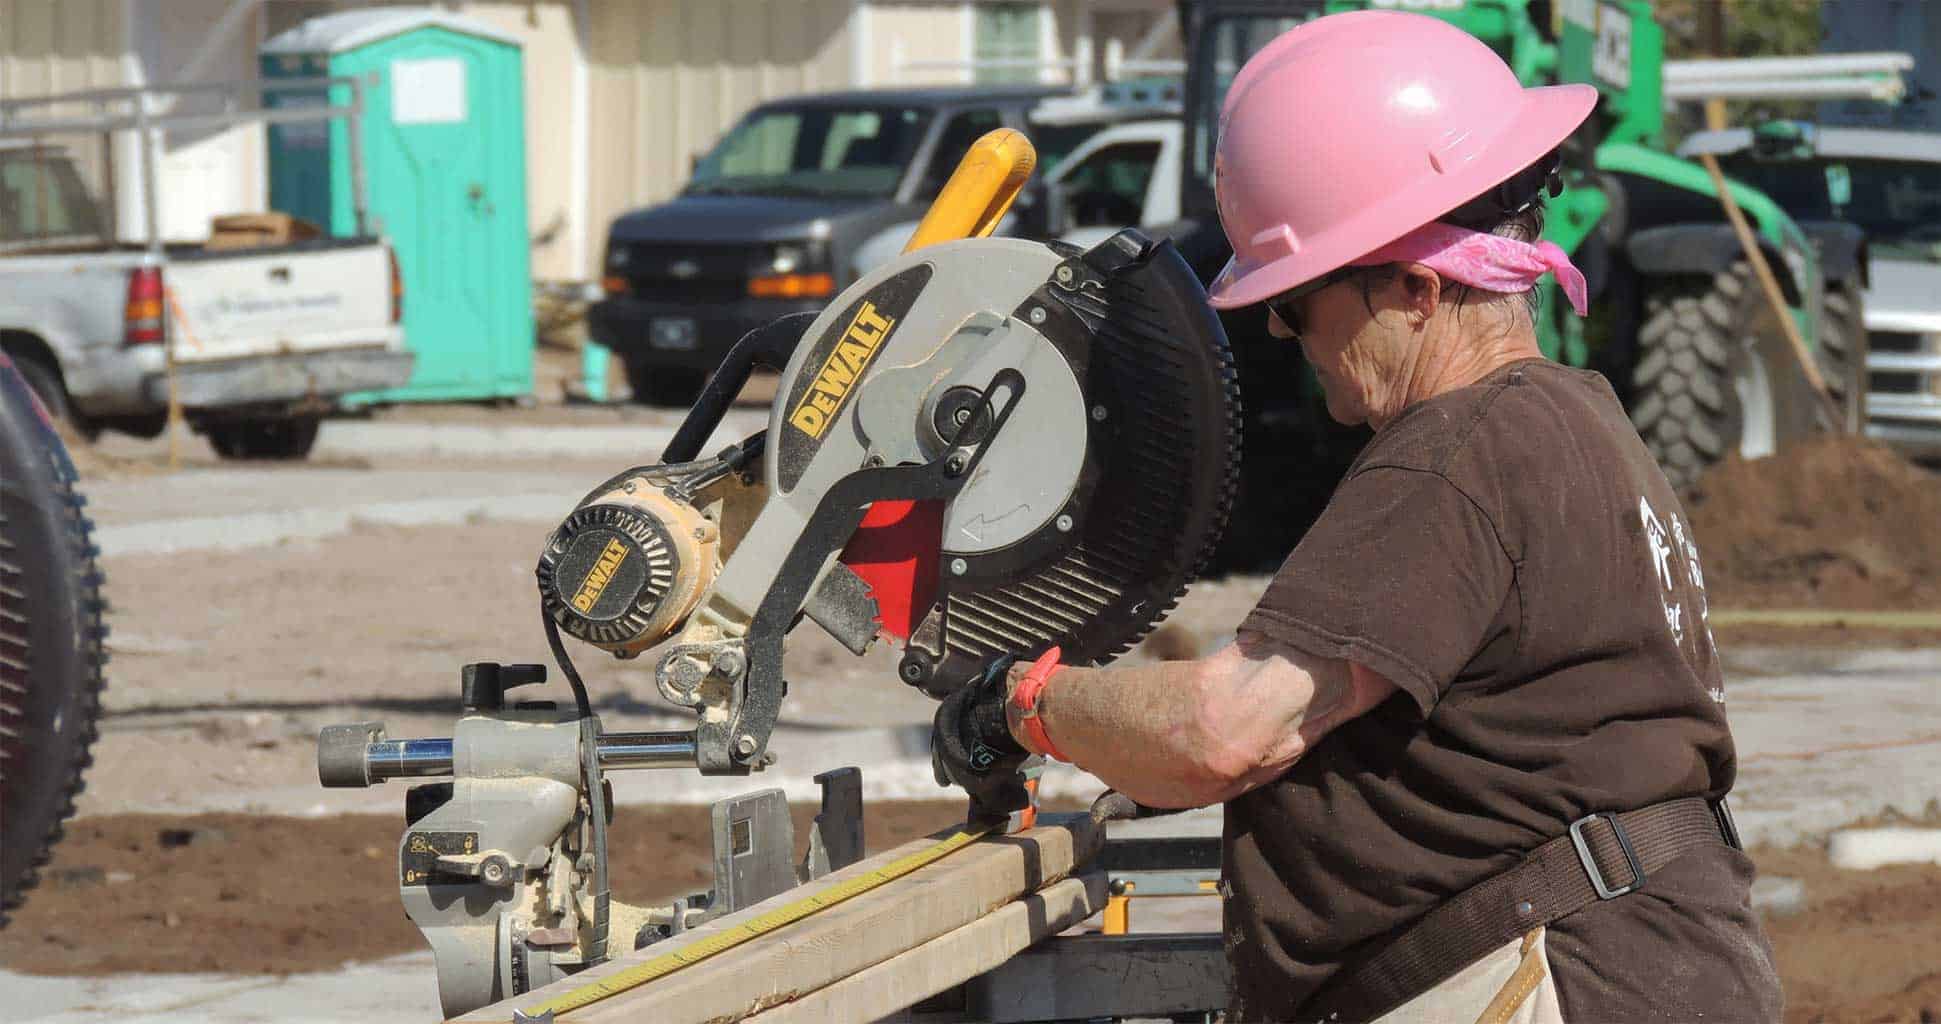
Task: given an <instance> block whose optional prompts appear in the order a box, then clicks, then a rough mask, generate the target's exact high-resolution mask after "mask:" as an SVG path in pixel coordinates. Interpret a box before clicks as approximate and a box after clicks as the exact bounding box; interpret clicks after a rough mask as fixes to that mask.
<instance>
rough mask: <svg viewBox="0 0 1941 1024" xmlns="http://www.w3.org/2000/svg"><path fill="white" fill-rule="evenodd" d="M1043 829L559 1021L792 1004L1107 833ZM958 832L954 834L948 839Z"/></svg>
mask: <svg viewBox="0 0 1941 1024" xmlns="http://www.w3.org/2000/svg"><path fill="white" fill-rule="evenodd" d="M1039 822H1040V824H1039V826H1038V827H1037V828H1034V829H1032V830H1030V831H1028V832H1023V833H1020V834H1018V835H1014V836H1002V837H992V838H986V839H984V840H982V841H980V842H977V843H974V844H972V845H970V846H968V847H965V848H964V849H961V850H958V851H956V852H955V853H952V854H951V855H949V856H947V857H945V858H943V859H942V860H940V861H938V862H936V863H934V864H930V865H928V866H926V867H923V868H921V869H918V870H917V871H915V872H913V873H911V874H909V875H906V876H904V877H903V878H899V879H897V880H895V881H892V882H889V883H887V884H884V885H882V886H881V887H879V888H877V889H874V890H872V891H870V892H867V893H864V894H862V895H859V896H856V897H855V898H853V899H851V900H848V901H847V902H844V903H841V904H838V905H836V906H834V907H831V908H829V909H827V910H824V911H822V912H821V913H818V914H815V915H814V916H812V917H809V918H806V919H804V920H802V921H798V922H796V923H795V924H792V925H789V926H787V927H785V928H781V929H778V930H776V931H774V932H771V933H769V934H767V935H763V936H761V937H760V938H756V939H753V940H751V941H749V942H747V943H745V944H743V945H741V946H738V947H736V948H735V949H732V950H729V951H727V952H724V953H721V954H719V955H717V956H715V957H712V958H710V959H707V960H704V961H701V962H700V963H697V964H693V965H691V966H688V967H685V968H683V969H681V970H678V971H675V972H674V973H672V974H669V975H666V976H664V977H661V978H658V979H656V980H654V981H652V982H649V983H647V984H645V985H642V986H640V987H638V988H635V989H632V990H629V991H627V992H624V993H621V994H618V995H615V996H613V997H611V998H608V999H605V1000H602V1001H600V1002H598V1003H594V1004H592V1005H590V1006H586V1007H583V1008H581V1009H578V1010H575V1011H572V1012H570V1013H567V1014H564V1015H562V1017H561V1019H562V1020H564V1021H570V1022H573V1024H604V1022H608V1021H623V1020H624V1021H640V1020H652V1021H657V1022H667V1024H679V1022H683V1021H691V1022H695V1024H702V1022H709V1024H712V1022H717V1021H735V1020H740V1019H742V1018H744V1017H747V1016H748V1015H750V1014H753V1013H756V1012H758V1011H760V1010H762V1009H764V1008H766V1007H769V1006H774V1005H776V1004H779V1003H784V1002H788V1001H790V1000H792V999H796V998H799V997H800V996H802V995H804V994H806V993H809V992H813V991H815V990H817V989H820V988H822V987H823V986H825V985H829V984H831V983H833V982H835V981H838V980H840V979H842V978H846V977H848V976H850V975H852V974H855V973H857V972H858V971H862V970H864V969H866V968H869V967H871V966H874V965H876V964H879V963H882V962H883V961H885V960H888V959H890V958H892V957H894V956H896V955H898V954H900V953H903V952H905V951H907V950H910V949H914V948H916V947H918V946H921V945H923V944H924V943H926V942H928V941H930V940H932V939H935V938H937V937H939V936H941V935H945V934H948V933H950V932H952V931H955V930H956V929H959V928H962V927H964V926H965V925H968V924H970V923H972V922H974V921H976V920H978V919H979V918H982V917H984V916H986V915H988V914H990V913H991V912H992V911H995V910H997V909H998V908H1000V907H1003V906H1005V905H1006V904H1009V903H1012V902H1013V901H1016V900H1018V899H1020V898H1021V897H1024V896H1027V895H1029V894H1031V893H1034V892H1037V891H1038V890H1040V889H1042V888H1044V887H1045V886H1046V885H1048V884H1050V883H1052V882H1055V881H1058V880H1060V879H1062V878H1064V877H1066V876H1067V875H1070V874H1071V873H1073V871H1074V870H1075V869H1077V868H1078V867H1080V866H1081V865H1083V864H1084V863H1085V862H1086V861H1087V860H1089V859H1090V858H1091V857H1093V856H1095V855H1096V854H1097V852H1098V850H1099V848H1100V846H1101V845H1103V842H1104V836H1105V830H1104V828H1103V827H1102V826H1099V825H1097V824H1095V823H1093V822H1092V821H1091V819H1090V818H1088V817H1086V816H1085V815H1080V814H1074V815H1041V816H1040V817H1039ZM953 831H954V830H953ZM948 834H949V832H943V833H939V834H938V835H937V836H933V837H931V838H928V839H921V840H917V841H915V842H912V843H907V844H905V845H903V846H899V847H897V848H896V849H893V850H890V851H888V852H886V853H883V854H879V855H877V856H875V857H871V858H868V859H866V860H864V861H862V862H860V863H857V864H853V865H850V866H849V867H847V868H844V869H842V870H841V871H838V872H835V873H834V874H831V875H829V876H827V877H825V878H821V879H817V880H816V881H814V882H810V883H808V884H807V885H802V886H798V887H796V888H794V889H791V890H789V891H788V892H785V893H782V894H780V895H777V896H775V897H773V898H771V899H768V900H765V901H763V902H761V903H758V904H756V905H755V906H753V907H749V908H747V909H745V910H742V911H740V912H738V913H735V914H730V915H727V916H726V917H723V918H720V919H718V920H715V921H710V922H708V923H707V924H705V925H702V926H701V927H699V928H696V929H693V930H692V931H689V932H686V933H684V934H682V935H680V936H677V937H675V938H672V939H668V940H665V941H662V942H658V943H655V944H654V945H651V946H648V947H647V948H646V949H641V950H635V951H632V952H628V953H625V954H622V955H620V956H617V957H615V958H614V959H612V960H610V961H608V962H607V963H604V964H601V965H600V966H598V967H595V968H592V969H590V970H588V971H585V972H582V973H581V974H579V975H576V976H574V977H572V978H568V979H566V980H564V981H561V982H558V983H556V984H554V985H550V986H547V987H545V988H542V989H538V990H536V991H534V992H529V993H527V994H525V995H523V996H517V997H514V998H512V999H508V1000H504V1001H502V1002H499V1003H495V1004H493V1005H491V1006H487V1007H483V1008H481V1009H478V1010H474V1011H472V1012H471V1013H468V1014H466V1015H464V1016H463V1017H460V1018H458V1020H460V1021H463V1022H486V1021H510V1020H511V1019H512V1012H513V1010H515V1009H519V1008H525V1007H531V1006H536V1005H538V1004H539V1003H541V1002H543V1001H544V1000H545V999H547V998H548V997H550V996H552V995H557V994H563V993H565V992H567V991H570V990H572V989H574V988H577V987H579V986H581V985H584V984H586V983H587V982H589V981H592V980H594V979H597V978H600V977H604V976H607V975H610V974H615V973H619V972H621V971H623V970H625V969H626V968H627V967H629V966H632V965H634V964H638V963H643V962H646V961H648V960H652V959H653V958H655V957H658V956H661V955H663V954H665V953H668V952H671V951H673V950H675V949H679V948H682V947H684V946H687V945H691V944H694V943H697V942H700V941H702V940H704V939H706V938H707V937H709V936H711V935H715V934H718V933H720V932H723V931H728V930H730V929H733V928H735V927H737V926H738V925H740V924H741V923H742V922H744V921H748V920H751V919H753V918H756V917H759V916H761V915H762V914H764V913H767V912H769V911H771V910H775V909H777V908H779V907H783V906H786V905H788V904H790V903H794V902H796V901H798V900H801V899H803V898H805V897H807V896H809V895H811V894H813V893H816V892H819V891H822V890H826V889H829V888H833V887H834V886H836V885H838V884H840V883H842V882H844V881H847V880H848V879H850V878H854V877H857V876H860V875H866V874H869V873H870V872H872V871H875V870H877V869H879V868H881V867H884V866H886V865H888V864H891V863H893V862H895V861H897V860H900V859H902V858H903V857H907V856H909V855H911V854H914V853H917V852H919V851H921V850H924V849H927V848H928V847H929V846H931V845H932V844H933V843H934V842H936V840H937V839H940V838H942V837H943V836H945V835H948Z"/></svg>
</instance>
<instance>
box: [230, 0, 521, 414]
mask: <svg viewBox="0 0 1941 1024" xmlns="http://www.w3.org/2000/svg"><path fill="white" fill-rule="evenodd" d="M261 61H262V69H263V76H264V77H265V78H302V77H315V76H321V75H331V76H344V77H357V78H359V79H361V80H362V81H363V82H364V83H365V84H364V90H363V91H364V118H363V159H364V173H365V177H366V179H367V182H368V186H367V188H368V193H369V197H370V213H371V217H372V225H373V229H374V230H376V231H378V232H380V233H382V234H384V235H385V236H387V237H389V238H390V240H391V243H392V245H394V246H395V247H396V249H397V254H398V267H399V271H400V273H401V274H402V276H403V278H404V333H405V341H406V343H407V344H408V345H410V346H411V350H412V351H413V352H414V353H416V355H417V366H416V369H415V370H414V371H413V372H412V375H411V383H410V384H408V385H406V386H404V387H402V388H396V389H393V390H391V391H383V392H375V393H370V394H365V395H360V396H354V397H355V399H356V400H361V401H362V402H377V401H446V400H454V399H490V398H508V397H515V396H522V395H529V394H531V393H532V388H533V383H532V370H533V320H532V275H531V269H530V266H531V257H530V252H529V250H528V244H529V242H528V238H527V232H526V129H525V97H524V81H523V79H522V74H523V70H522V68H521V61H522V56H521V53H520V49H519V41H518V40H517V39H515V38H513V37H512V36H509V35H507V34H505V33H503V32H501V31H499V30H498V29H495V28H493V27H492V26H490V25H486V24H483V23H481V22H478V21H474V20H472V19H469V18H463V17H459V16H457V15H454V14H451V13H449V12H446V11H441V10H436V9H433V8H416V7H375V8H366V9H362V10H354V11H345V12H343V13H340V14H331V15H326V16H324V17H320V18H314V19H312V20H310V21H306V22H304V23H303V24H301V25H298V26H297V27H295V28H293V29H291V30H289V31H288V32H284V33H283V34H281V35H279V36H277V37H276V38H274V39H272V40H270V41H269V42H267V43H265V44H264V45H263V49H262V53H261ZM350 93H351V90H350V88H349V87H348V86H333V87H332V88H331V96H330V102H332V103H335V104H346V103H349V102H350V101H351V95H350ZM323 98H324V96H323V91H322V90H321V89H320V90H318V92H316V93H315V94H312V95H308V96H306V95H304V94H303V93H302V92H300V91H299V92H292V93H287V94H280V95H277V96H275V97H273V99H272V102H273V103H276V104H279V105H284V106H288V105H293V104H302V103H310V104H316V103H319V102H321V101H322V100H323ZM269 157H270V206H271V208H272V209H276V210H281V211H283V212H285V213H290V214H293V215H295V216H298V217H303V218H305V219H308V220H312V221H315V222H316V223H318V224H321V225H324V226H325V227H326V228H327V229H328V230H329V232H330V234H332V235H339V236H341V235H350V234H354V233H355V232H356V230H357V227H356V212H355V210H356V207H355V204H354V202H353V190H354V188H355V186H356V182H355V180H354V178H353V169H352V164H351V145H350V125H349V122H348V121H345V120H335V121H331V122H329V123H328V126H327V127H325V126H324V125H320V124H314V123H312V124H292V125H271V127H270V131H269Z"/></svg>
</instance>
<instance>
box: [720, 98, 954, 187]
mask: <svg viewBox="0 0 1941 1024" xmlns="http://www.w3.org/2000/svg"><path fill="white" fill-rule="evenodd" d="M929 125H930V111H928V110H924V109H921V108H917V107H795V108H790V107H770V108H766V109H762V110H756V111H754V112H753V113H751V114H749V115H748V116H747V117H745V118H743V119H742V121H741V123H740V124H737V125H735V127H734V128H733V129H732V130H731V131H729V132H728V134H727V135H726V136H724V137H723V138H722V140H721V142H720V143H719V144H718V145H716V146H715V147H714V149H713V150H712V151H710V152H709V153H708V154H707V155H706V156H704V157H702V158H701V159H700V160H699V161H698V162H697V163H696V164H695V166H694V177H693V179H692V180H690V181H689V182H688V185H687V188H686V189H685V190H684V191H683V194H685V195H708V196H714V195H724V196H738V195H762V196H831V197H853V198H859V199H862V198H871V199H880V198H887V197H889V196H892V195H894V194H895V193H896V186H897V183H898V182H899V181H901V180H902V178H903V172H904V169H905V168H907V167H909V166H910V160H911V158H912V157H914V156H915V155H916V151H917V146H918V144H919V143H921V142H922V141H923V134H924V131H925V130H926V129H928V127H929Z"/></svg>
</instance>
